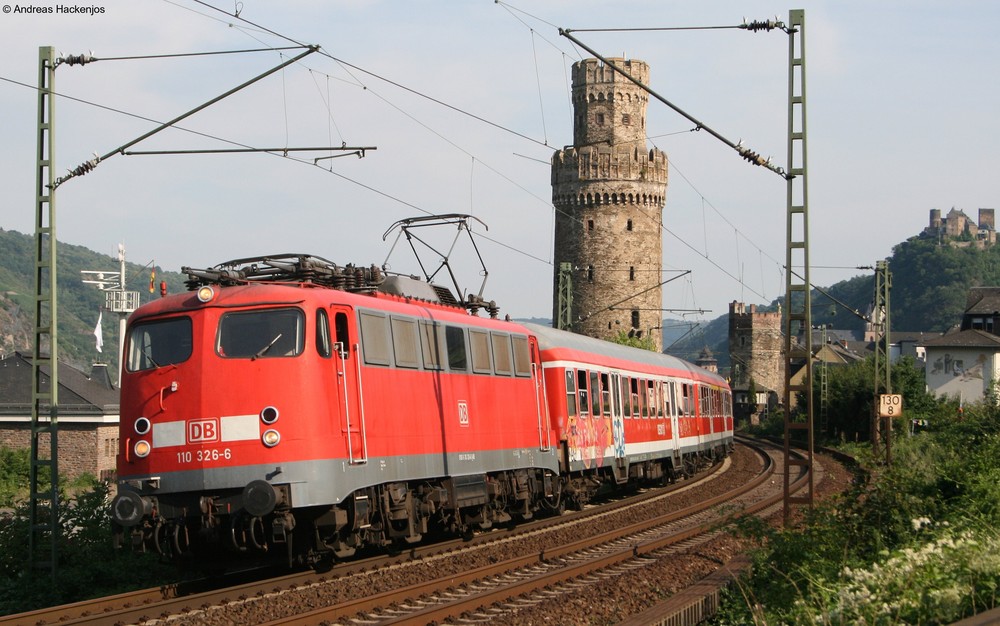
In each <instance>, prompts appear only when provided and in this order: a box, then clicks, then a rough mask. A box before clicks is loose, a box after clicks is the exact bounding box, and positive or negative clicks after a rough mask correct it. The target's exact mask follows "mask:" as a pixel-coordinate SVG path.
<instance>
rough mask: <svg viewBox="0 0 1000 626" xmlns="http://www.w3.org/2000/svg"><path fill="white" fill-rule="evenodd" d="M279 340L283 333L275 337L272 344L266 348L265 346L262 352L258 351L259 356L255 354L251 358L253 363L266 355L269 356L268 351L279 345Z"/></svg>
mask: <svg viewBox="0 0 1000 626" xmlns="http://www.w3.org/2000/svg"><path fill="white" fill-rule="evenodd" d="M279 339H281V333H278V334H277V335H275V336H274V339H272V340H271V343H269V344H267V345H266V346H264V347H263V348H261V349H260V350H258V351H257V354H255V355H253V356H252V357H250V360H251V361H253V360H254V359H259V358H260V357H262V356H264V355H265V354H267V351H268V350H270V349H271V348H272V347H273V346H274V344H276V343H278V340H279Z"/></svg>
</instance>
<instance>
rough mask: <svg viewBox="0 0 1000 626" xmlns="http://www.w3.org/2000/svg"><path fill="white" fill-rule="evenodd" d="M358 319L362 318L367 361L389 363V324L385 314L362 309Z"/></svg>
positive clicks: (374, 363) (362, 338) (372, 363)
mask: <svg viewBox="0 0 1000 626" xmlns="http://www.w3.org/2000/svg"><path fill="white" fill-rule="evenodd" d="M358 319H359V320H361V345H362V347H363V349H364V355H365V363H368V364H370V365H389V328H388V326H389V325H388V324H387V323H386V319H385V315H382V314H381V313H371V312H369V311H361V312H360V313H358Z"/></svg>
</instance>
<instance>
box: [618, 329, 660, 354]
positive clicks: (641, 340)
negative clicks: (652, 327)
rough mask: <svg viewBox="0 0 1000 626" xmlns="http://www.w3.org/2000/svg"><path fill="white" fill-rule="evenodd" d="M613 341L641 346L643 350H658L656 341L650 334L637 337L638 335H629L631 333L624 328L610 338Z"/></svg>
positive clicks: (625, 344)
mask: <svg viewBox="0 0 1000 626" xmlns="http://www.w3.org/2000/svg"><path fill="white" fill-rule="evenodd" d="M609 341H611V342H612V343H618V344H621V345H623V346H631V347H633V348H641V349H643V350H649V351H651V352H656V342H655V341H653V338H652V337H650V336H649V335H646V336H645V337H637V336H636V335H634V334H633V335H632V336H629V333H628V332H627V331H624V330H619V331H618V333H617V334H616V335H615V336H614V337H611V339H609Z"/></svg>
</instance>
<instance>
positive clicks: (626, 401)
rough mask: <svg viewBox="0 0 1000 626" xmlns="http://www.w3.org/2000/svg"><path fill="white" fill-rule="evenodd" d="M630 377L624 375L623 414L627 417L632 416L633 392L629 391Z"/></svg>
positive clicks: (622, 390)
mask: <svg viewBox="0 0 1000 626" xmlns="http://www.w3.org/2000/svg"><path fill="white" fill-rule="evenodd" d="M628 381H629V379H628V377H627V376H622V384H621V387H622V389H621V393H622V414H623V415H624V416H625V418H626V419H628V418H631V417H632V394H631V393H629V388H630V387H629V382H628Z"/></svg>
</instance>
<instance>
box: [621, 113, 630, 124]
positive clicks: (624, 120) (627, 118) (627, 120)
mask: <svg viewBox="0 0 1000 626" xmlns="http://www.w3.org/2000/svg"><path fill="white" fill-rule="evenodd" d="M631 123H632V116H631V115H629V114H628V113H623V114H622V124H624V125H625V126H628V125H629V124H631Z"/></svg>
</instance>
